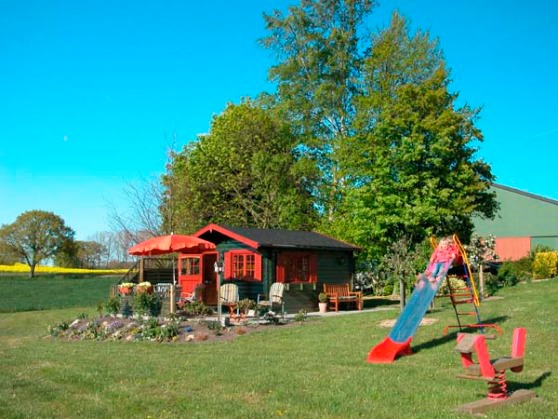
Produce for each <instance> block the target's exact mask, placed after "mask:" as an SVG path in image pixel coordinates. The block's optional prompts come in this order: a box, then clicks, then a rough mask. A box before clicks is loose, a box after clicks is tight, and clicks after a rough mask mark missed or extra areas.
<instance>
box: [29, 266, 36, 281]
mask: <svg viewBox="0 0 558 419" xmlns="http://www.w3.org/2000/svg"><path fill="white" fill-rule="evenodd" d="M35 266H36V265H35V264H34V263H32V264H30V265H29V278H34V277H35Z"/></svg>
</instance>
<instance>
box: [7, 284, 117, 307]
mask: <svg viewBox="0 0 558 419" xmlns="http://www.w3.org/2000/svg"><path fill="white" fill-rule="evenodd" d="M120 277H121V276H87V275H56V276H48V275H43V276H38V277H36V278H33V279H30V278H27V277H26V276H21V275H20V276H5V275H4V276H0V287H2V290H3V292H2V294H1V297H0V313H6V312H14V311H34V310H50V309H58V308H72V307H86V306H94V305H95V304H97V303H98V302H100V301H106V300H107V298H108V295H109V288H110V285H112V284H116V283H118V280H119V279H120Z"/></svg>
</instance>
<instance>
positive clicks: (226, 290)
mask: <svg viewBox="0 0 558 419" xmlns="http://www.w3.org/2000/svg"><path fill="white" fill-rule="evenodd" d="M219 291H220V294H221V305H222V306H225V307H228V308H229V312H230V316H231V317H235V309H236V317H237V318H238V317H239V313H238V301H239V298H238V286H237V285H236V284H224V285H221V288H220V289H219Z"/></svg>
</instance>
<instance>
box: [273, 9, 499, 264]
mask: <svg viewBox="0 0 558 419" xmlns="http://www.w3.org/2000/svg"><path fill="white" fill-rule="evenodd" d="M373 6H374V2H372V1H365V0H360V1H359V0H354V1H350V0H302V1H301V5H300V7H291V8H289V13H288V15H286V16H284V15H283V14H281V13H280V12H275V13H274V14H273V15H271V16H265V19H266V25H267V28H268V29H269V30H270V31H271V35H270V36H268V37H267V38H265V39H264V40H263V43H264V45H265V46H268V47H270V48H273V49H274V50H275V51H276V52H277V55H278V57H279V60H280V62H279V63H278V64H277V65H276V66H274V67H272V68H271V70H270V76H271V78H272V79H273V80H275V81H276V82H277V85H278V89H277V100H278V102H279V105H278V107H279V108H283V109H286V110H285V113H286V114H287V115H289V117H290V120H291V121H292V123H293V124H294V125H295V126H297V127H298V128H299V130H300V131H301V132H302V133H304V134H305V135H306V147H305V149H304V151H305V152H309V153H315V154H316V155H317V156H318V157H319V159H318V162H319V163H318V164H319V168H320V169H321V170H322V174H323V183H322V188H320V193H319V194H317V198H318V201H317V206H318V208H320V209H323V210H324V212H323V215H324V217H323V221H322V228H323V229H324V230H326V231H327V232H328V233H331V234H333V235H336V236H338V237H341V238H344V239H347V240H350V241H352V242H354V243H356V244H358V245H360V246H362V247H363V248H364V249H365V252H363V257H364V258H372V257H374V258H378V257H380V256H382V255H383V254H385V253H386V251H387V250H388V247H389V244H390V243H392V242H394V241H396V240H397V238H398V237H400V236H401V235H405V236H408V237H412V238H413V243H412V244H414V243H420V242H421V241H422V240H423V239H424V237H425V236H426V235H428V234H431V233H437V234H439V233H445V232H458V233H461V234H462V235H464V236H465V238H466V239H467V238H468V235H469V234H470V232H471V228H472V224H471V221H470V218H471V215H472V214H475V213H480V214H481V215H484V216H487V217H490V216H493V214H494V209H495V201H494V195H492V194H491V193H490V192H489V190H488V187H489V183H490V181H491V180H492V179H493V177H492V174H491V172H490V167H489V166H488V165H487V164H485V163H484V162H482V161H481V160H477V159H476V158H475V152H476V145H477V144H478V143H480V142H481V141H482V133H481V132H480V130H478V128H476V127H475V124H474V122H475V119H476V117H477V115H478V110H477V109H471V108H469V107H468V106H464V107H461V108H458V107H457V105H456V100H457V95H456V94H452V93H450V92H449V89H448V85H449V82H450V81H449V75H448V72H447V71H446V69H445V63H444V60H443V56H442V53H441V51H440V50H439V48H438V44H437V41H436V40H431V39H430V36H429V34H428V33H423V32H420V31H417V32H416V33H415V34H412V35H411V33H410V30H409V28H408V24H407V23H406V21H405V19H404V18H402V17H401V16H400V15H399V14H397V13H394V14H393V17H392V20H391V22H390V25H389V27H387V28H386V29H384V30H382V31H380V32H378V33H377V34H374V35H373V36H372V37H371V38H370V45H369V46H368V48H363V45H362V44H361V43H360V42H361V39H362V38H361V37H360V34H362V33H364V32H365V27H364V24H365V17H366V16H367V15H368V14H369V13H370V12H371V10H372V8H373ZM326 16H331V18H326Z"/></svg>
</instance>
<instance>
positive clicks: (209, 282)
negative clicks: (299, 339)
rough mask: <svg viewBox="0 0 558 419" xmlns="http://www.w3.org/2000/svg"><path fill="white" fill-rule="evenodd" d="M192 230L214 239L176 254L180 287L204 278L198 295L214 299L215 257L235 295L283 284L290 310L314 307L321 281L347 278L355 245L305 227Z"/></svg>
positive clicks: (350, 276) (253, 294) (186, 287)
mask: <svg viewBox="0 0 558 419" xmlns="http://www.w3.org/2000/svg"><path fill="white" fill-rule="evenodd" d="M193 236H195V237H198V238H201V239H204V240H207V241H209V242H211V243H214V244H215V246H216V250H215V251H208V252H203V253H197V254H195V253H192V254H187V253H184V254H180V255H179V264H178V267H179V269H178V279H179V283H180V285H181V287H182V290H183V292H193V291H194V289H195V287H196V285H198V284H201V283H203V284H205V288H204V291H203V301H204V303H206V304H208V305H216V304H217V287H216V277H217V276H216V274H215V267H214V265H215V262H217V261H219V262H221V263H222V265H223V272H222V282H223V283H234V284H236V285H237V286H238V290H239V295H240V298H241V299H243V298H250V299H252V300H255V299H256V297H257V295H258V294H266V293H267V292H268V291H269V289H270V287H271V284H273V283H274V282H280V283H283V284H285V287H284V295H283V299H284V301H285V307H286V309H287V310H288V311H289V312H297V311H298V310H300V309H315V308H316V307H317V303H318V300H317V294H318V293H319V292H321V291H322V288H323V284H324V283H327V284H342V283H350V282H351V281H352V279H353V275H354V271H355V265H354V252H356V251H358V250H359V248H358V247H356V246H353V245H351V244H348V243H345V242H341V241H339V240H335V239H333V238H331V237H327V236H324V235H322V234H319V233H315V232H309V231H289V230H271V229H257V228H241V227H230V226H221V225H216V224H209V225H207V226H206V227H204V228H202V229H201V230H199V231H198V232H196V233H194V234H193Z"/></svg>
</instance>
